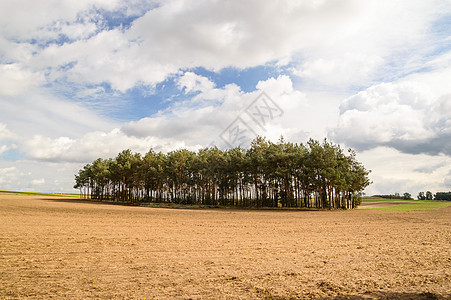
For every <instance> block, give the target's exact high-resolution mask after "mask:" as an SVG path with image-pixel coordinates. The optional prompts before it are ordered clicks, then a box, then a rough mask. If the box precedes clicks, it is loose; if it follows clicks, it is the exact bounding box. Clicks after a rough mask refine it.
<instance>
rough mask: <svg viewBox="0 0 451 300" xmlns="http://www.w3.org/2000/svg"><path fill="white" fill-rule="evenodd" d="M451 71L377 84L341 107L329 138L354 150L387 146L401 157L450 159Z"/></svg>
mask: <svg viewBox="0 0 451 300" xmlns="http://www.w3.org/2000/svg"><path fill="white" fill-rule="evenodd" d="M449 80H451V68H449V67H446V68H443V69H439V70H435V71H432V72H428V73H417V74H414V75H411V76H408V77H406V78H404V79H401V80H398V81H396V82H392V83H382V84H377V85H375V86H372V87H370V88H368V89H366V90H365V91H362V92H359V93H358V94H356V95H354V96H352V97H350V98H348V99H347V100H346V101H344V102H343V104H342V105H341V106H340V119H339V122H338V126H337V128H335V129H333V130H332V132H331V133H330V136H331V137H332V138H333V139H335V140H337V141H340V142H344V143H346V144H347V145H349V146H352V147H355V148H356V149H358V150H366V149H372V148H375V147H377V146H389V147H393V148H395V149H398V150H399V151H401V152H405V153H413V154H419V153H428V154H432V155H437V154H439V153H443V154H446V155H451V122H450V120H451V89H450V87H449V84H448V83H449Z"/></svg>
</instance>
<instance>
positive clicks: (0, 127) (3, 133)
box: [0, 123, 14, 140]
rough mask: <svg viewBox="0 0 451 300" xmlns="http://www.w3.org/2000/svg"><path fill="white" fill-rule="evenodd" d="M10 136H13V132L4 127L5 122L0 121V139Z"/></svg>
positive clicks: (9, 137)
mask: <svg viewBox="0 0 451 300" xmlns="http://www.w3.org/2000/svg"><path fill="white" fill-rule="evenodd" d="M12 138H14V134H13V133H12V132H11V131H9V130H8V129H7V128H6V124H2V123H0V140H3V139H12Z"/></svg>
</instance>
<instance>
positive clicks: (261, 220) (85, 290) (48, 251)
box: [0, 195, 451, 299]
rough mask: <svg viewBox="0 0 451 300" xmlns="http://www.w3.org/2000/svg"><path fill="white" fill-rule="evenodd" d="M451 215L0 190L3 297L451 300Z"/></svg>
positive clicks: (0, 285) (450, 212)
mask: <svg viewBox="0 0 451 300" xmlns="http://www.w3.org/2000/svg"><path fill="white" fill-rule="evenodd" d="M450 241H451V209H450V207H448V208H444V209H437V210H427V211H412V212H392V211H372V210H353V211H349V210H348V211H277V210H237V209H213V210H206V209H205V210H203V209H198V210H191V209H164V208H145V207H127V206H117V205H102V204H92V203H83V202H77V201H74V200H67V199H62V198H51V197H39V196H18V195H0V298H1V299H16V298H27V297H28V298H33V299H36V298H37V299H41V298H45V299H50V298H57V299H60V298H71V299H86V298H97V299H99V298H100V299H106V298H108V299H111V298H128V299H144V298H147V299H153V298H155V299H173V298H178V299H248V298H251V299H258V298H268V299H286V298H294V299H450V298H451V246H450Z"/></svg>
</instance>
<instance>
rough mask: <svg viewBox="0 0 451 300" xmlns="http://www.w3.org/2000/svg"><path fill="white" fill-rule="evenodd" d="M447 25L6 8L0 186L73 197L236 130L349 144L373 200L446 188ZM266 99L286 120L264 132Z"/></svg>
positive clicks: (432, 11) (401, 11)
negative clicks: (122, 168) (141, 164)
mask: <svg viewBox="0 0 451 300" xmlns="http://www.w3.org/2000/svg"><path fill="white" fill-rule="evenodd" d="M450 20H451V3H450V2H449V1H445V0H443V1H440V0H433V1H396V2H394V1H388V0H387V1H357V0H338V1H289V0H284V1H256V0H255V1H239V2H238V1H235V2H219V1H181V0H169V1H141V0H137V1H121V0H112V1H111V0H108V1H107V0H83V1H62V2H54V1H52V0H44V1H39V3H37V2H36V1H27V0H23V1H9V0H7V1H2V2H1V3H0V107H1V109H0V189H9V190H31V191H46V192H74V191H73V190H72V185H73V178H74V174H75V173H77V171H78V169H79V168H81V167H82V166H83V165H84V164H86V163H90V162H92V161H93V160H94V159H96V158H97V157H103V158H107V157H113V156H115V155H116V154H117V153H118V152H119V151H121V150H123V149H126V148H130V149H132V150H133V151H137V152H141V153H145V152H147V150H148V149H149V148H154V149H155V150H157V151H170V150H173V149H176V148H179V147H185V148H188V149H191V150H197V149H199V148H201V147H206V146H209V145H212V144H216V145H218V146H219V147H222V148H226V147H228V146H230V143H229V142H230V141H228V140H227V139H226V138H225V132H226V131H227V129H228V128H230V126H231V124H235V125H236V124H240V126H244V127H246V128H248V129H250V130H249V131H248V132H249V133H251V134H250V135H251V136H249V138H252V135H255V134H259V135H264V136H266V137H268V138H269V139H271V140H277V139H278V138H279V136H280V135H283V136H284V137H285V139H286V140H289V141H292V142H298V143H301V142H305V141H306V140H308V139H309V138H315V139H323V138H325V137H327V138H328V139H330V140H331V141H333V142H335V143H340V144H341V145H343V146H344V147H352V148H353V149H355V150H356V151H357V154H358V158H359V159H360V160H361V161H362V162H363V163H364V165H365V166H366V167H367V168H368V169H371V170H372V173H371V179H372V180H373V184H372V185H371V186H370V187H368V189H367V191H366V192H367V193H368V194H377V193H395V192H399V193H403V192H405V191H407V192H410V193H412V194H413V195H416V194H417V193H418V192H419V191H426V190H431V191H433V192H436V191H443V190H449V189H450V188H451V142H450V140H451V139H450V137H451V123H450V121H449V120H451V87H450V84H449V82H450V81H451V26H450ZM262 92H264V93H265V94H266V95H267V96H268V97H269V99H270V100H267V101H269V102H268V103H273V105H276V106H277V108H278V109H280V110H281V111H283V114H281V115H277V117H273V118H269V119H267V122H266V123H265V125H264V126H260V125H259V124H257V122H256V120H255V119H253V118H252V114H250V113H248V112H249V111H251V110H252V109H253V108H255V107H254V106H253V105H255V103H256V102H255V101H260V100H258V99H261V98H258V97H259V96H260V95H261V93H262ZM256 99H257V100H256ZM244 127H243V128H244Z"/></svg>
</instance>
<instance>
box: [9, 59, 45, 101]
mask: <svg viewBox="0 0 451 300" xmlns="http://www.w3.org/2000/svg"><path fill="white" fill-rule="evenodd" d="M43 82H44V78H43V76H42V75H41V74H39V73H33V72H32V71H30V70H24V69H21V68H20V67H19V66H18V65H17V64H7V65H0V96H15V95H18V94H21V93H23V92H24V91H26V90H28V89H30V88H34V87H37V86H39V85H40V84H42V83H43Z"/></svg>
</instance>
